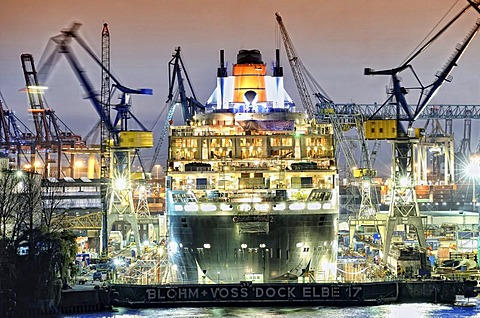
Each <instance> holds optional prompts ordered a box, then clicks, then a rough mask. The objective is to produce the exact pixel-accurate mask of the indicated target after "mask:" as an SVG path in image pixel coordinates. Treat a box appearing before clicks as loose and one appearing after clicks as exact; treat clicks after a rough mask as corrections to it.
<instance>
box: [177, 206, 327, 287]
mask: <svg viewBox="0 0 480 318" xmlns="http://www.w3.org/2000/svg"><path fill="white" fill-rule="evenodd" d="M335 223H336V215H335V214H329V213H315V214H314V213H310V214H308V213H305V214H303V213H295V214H293V213H291V214H285V213H278V214H270V215H268V216H266V215H261V216H257V218H255V217H254V216H251V215H250V216H248V217H247V218H242V217H241V216H238V215H235V214H226V215H209V216H205V215H201V213H198V214H194V215H192V214H190V215H189V214H174V215H169V224H170V226H169V235H170V241H171V242H175V244H178V247H177V246H176V247H175V249H174V250H173V251H172V250H170V257H171V262H172V263H173V264H175V265H176V269H177V275H176V276H177V279H181V280H182V281H187V282H202V281H203V282H205V280H209V281H211V282H217V283H221V282H239V281H244V280H249V281H257V282H266V281H275V280H280V281H285V280H296V279H301V280H307V281H310V280H315V281H316V280H319V281H326V280H327V281H330V280H334V279H335V277H334V273H335V268H334V266H335V262H336V259H335V257H336V232H335ZM321 264H322V271H321V272H320V271H316V270H317V269H320V265H321ZM325 264H333V265H332V266H331V267H326V266H325ZM300 277H302V278H300Z"/></svg>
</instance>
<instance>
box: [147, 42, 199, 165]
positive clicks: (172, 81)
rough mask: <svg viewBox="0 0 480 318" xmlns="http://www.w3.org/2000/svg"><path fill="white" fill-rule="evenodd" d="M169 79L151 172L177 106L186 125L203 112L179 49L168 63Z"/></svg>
mask: <svg viewBox="0 0 480 318" xmlns="http://www.w3.org/2000/svg"><path fill="white" fill-rule="evenodd" d="M168 70H169V72H168V73H169V78H168V83H169V85H168V98H167V101H166V109H168V112H167V116H166V119H165V121H164V123H163V127H162V130H161V132H160V135H159V137H158V141H157V144H156V146H155V150H154V152H153V158H152V161H151V162H150V168H149V170H148V171H150V172H152V171H153V169H154V167H155V164H156V162H157V159H158V156H159V154H160V150H161V147H162V145H163V142H164V141H165V138H168V132H169V128H170V124H171V123H172V120H173V114H174V113H175V109H176V107H177V105H181V107H182V116H183V122H184V123H188V121H189V120H191V119H192V117H193V115H195V113H197V112H204V111H205V106H204V105H203V104H202V103H200V102H199V101H198V100H197V97H196V96H195V91H194V90H193V86H192V83H191V82H190V78H189V77H188V73H187V72H186V69H185V65H184V63H183V59H182V56H181V54H180V47H177V48H175V53H174V54H173V55H172V58H171V60H170V61H169V62H168ZM184 80H186V81H187V84H188V88H189V91H190V94H191V97H188V96H187V90H186V88H185V84H184Z"/></svg>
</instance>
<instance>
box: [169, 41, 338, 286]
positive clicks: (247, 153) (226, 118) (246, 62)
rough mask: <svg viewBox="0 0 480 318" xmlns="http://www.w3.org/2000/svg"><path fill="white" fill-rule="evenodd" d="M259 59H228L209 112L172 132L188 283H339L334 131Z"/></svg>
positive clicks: (252, 54)
mask: <svg viewBox="0 0 480 318" xmlns="http://www.w3.org/2000/svg"><path fill="white" fill-rule="evenodd" d="M278 56H279V54H278V50H277V61H276V64H275V67H274V72H273V76H270V75H267V66H266V64H265V63H264V62H263V61H262V56H261V54H260V52H259V51H258V50H241V51H240V52H239V53H238V55H237V63H236V64H234V65H233V68H232V75H228V74H227V69H226V67H225V66H224V61H223V60H224V57H223V51H222V52H221V66H220V68H219V69H218V78H217V88H216V90H215V91H214V93H213V94H212V96H211V97H210V99H209V101H208V102H207V105H206V109H205V113H202V114H195V116H194V117H193V118H192V120H190V121H188V122H187V123H186V124H185V125H183V126H171V127H170V138H169V153H168V169H167V193H166V200H167V201H166V202H167V219H168V243H169V253H170V261H171V263H172V264H173V266H172V268H173V269H174V277H175V279H177V281H182V280H183V281H184V282H187V281H188V282H199V283H202V282H208V281H213V282H217V283H220V282H239V281H253V282H270V281H285V280H297V279H300V280H303V281H305V280H308V281H333V280H335V279H336V256H337V221H338V207H339V202H338V181H337V167H336V160H335V157H334V153H335V152H334V142H333V130H332V127H331V125H330V124H327V123H316V122H315V121H314V120H312V119H311V118H308V116H307V114H306V113H305V112H298V111H296V110H295V104H294V103H293V101H292V100H291V98H290V96H289V95H288V94H287V93H286V92H285V89H284V86H283V71H282V68H281V67H280V65H279V58H278Z"/></svg>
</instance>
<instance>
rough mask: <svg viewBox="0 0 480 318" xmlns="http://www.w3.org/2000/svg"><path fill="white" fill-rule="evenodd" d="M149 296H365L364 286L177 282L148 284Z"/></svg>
mask: <svg viewBox="0 0 480 318" xmlns="http://www.w3.org/2000/svg"><path fill="white" fill-rule="evenodd" d="M145 292H146V299H147V301H149V302H155V301H222V300H226V301H230V300H233V301H235V300H303V299H310V300H329V301H335V300H363V289H362V286H350V285H346V286H339V285H306V286H298V285H296V286H258V285H253V286H251V287H237V286H211V287H209V286H205V287H204V286H201V287H196V286H195V287H192V286H185V287H182V286H174V287H167V286H165V287H157V288H147V289H146V290H145Z"/></svg>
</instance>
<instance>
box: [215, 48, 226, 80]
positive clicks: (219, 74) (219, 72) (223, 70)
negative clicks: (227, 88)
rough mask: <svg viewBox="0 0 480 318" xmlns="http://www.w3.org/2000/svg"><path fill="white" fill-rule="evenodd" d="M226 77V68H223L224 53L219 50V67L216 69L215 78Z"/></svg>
mask: <svg viewBox="0 0 480 318" xmlns="http://www.w3.org/2000/svg"><path fill="white" fill-rule="evenodd" d="M227 76H228V75H227V68H226V67H225V51H224V50H220V67H219V68H218V69H217V77H227Z"/></svg>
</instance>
